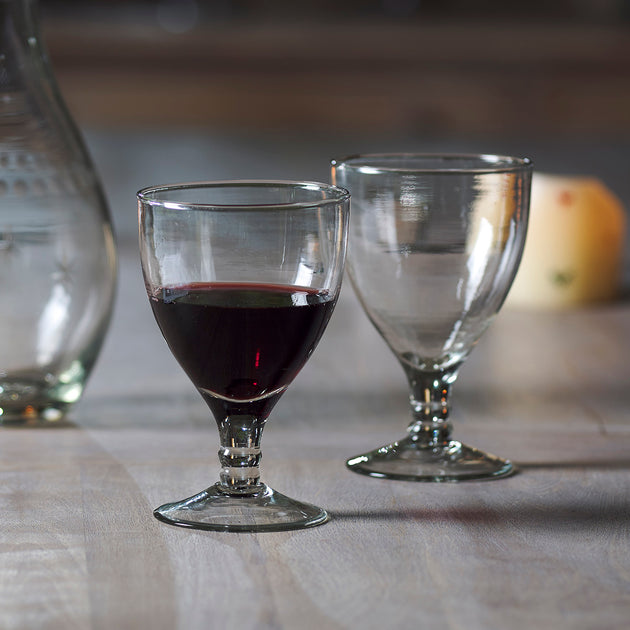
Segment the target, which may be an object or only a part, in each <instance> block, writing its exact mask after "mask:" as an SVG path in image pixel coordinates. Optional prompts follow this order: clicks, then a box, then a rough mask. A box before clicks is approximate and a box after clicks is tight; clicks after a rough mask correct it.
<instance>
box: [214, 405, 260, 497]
mask: <svg viewBox="0 0 630 630" xmlns="http://www.w3.org/2000/svg"><path fill="white" fill-rule="evenodd" d="M217 425H218V427H219V435H220V439H221V448H219V461H220V462H221V471H220V473H219V484H218V485H219V488H220V489H221V490H222V491H224V492H225V493H227V494H254V493H257V492H260V491H261V490H263V489H264V487H265V486H264V484H262V483H261V481H260V468H259V464H260V458H261V457H262V451H261V448H260V441H261V438H262V432H263V429H264V427H265V421H264V420H261V419H260V418H258V417H257V416H253V415H231V416H230V415H228V416H226V417H225V418H224V419H223V420H221V421H218V422H217Z"/></svg>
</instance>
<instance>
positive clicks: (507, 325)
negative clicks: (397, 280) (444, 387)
mask: <svg viewBox="0 0 630 630" xmlns="http://www.w3.org/2000/svg"><path fill="white" fill-rule="evenodd" d="M629 351H630V304H627V303H622V302H620V303H616V304H610V305H606V306H600V307H596V308H589V309H583V310H577V311H571V312H567V313H563V314H550V313H546V314H544V313H524V312H516V311H508V310H505V311H504V312H502V313H501V315H500V316H499V317H498V318H497V320H496V321H495V323H494V324H493V326H492V327H491V328H490V330H489V331H488V332H487V334H486V336H485V337H484V339H483V340H482V342H481V343H480V344H479V346H478V347H477V348H476V349H475V351H474V352H473V354H472V355H471V357H470V359H469V361H468V362H467V364H466V365H465V366H464V368H463V370H462V372H461V375H460V380H459V382H458V383H457V384H456V385H455V387H454V393H453V396H454V400H453V403H454V418H453V420H454V426H455V436H456V437H458V438H459V439H462V440H463V441H467V442H468V443H471V444H474V445H475V446H478V447H480V448H483V449H487V450H489V451H490V452H494V453H497V454H501V455H503V456H506V457H509V458H511V459H512V460H513V461H515V462H516V463H517V464H518V467H519V469H520V472H519V474H517V475H515V476H513V477H510V478H507V479H501V480H494V481H486V482H466V483H462V484H426V483H414V482H398V481H387V480H377V479H372V478H368V477H363V476H360V475H357V474H354V473H352V472H350V471H348V470H347V469H346V468H345V466H344V461H345V459H346V458H347V457H349V456H352V455H355V454H357V453H359V452H361V451H363V450H364V449H368V448H371V447H374V446H377V445H380V444H384V443H386V442H389V441H391V440H393V439H395V438H397V437H401V436H402V435H403V434H404V430H405V427H406V424H407V413H408V412H407V392H406V386H405V380H404V376H403V373H402V370H401V369H400V368H399V366H398V365H397V364H396V362H395V360H394V358H393V356H392V355H391V354H390V353H389V351H388V349H387V348H386V347H385V344H384V343H383V342H382V341H381V339H380V338H379V337H378V335H377V334H376V333H375V332H374V331H373V329H372V327H371V325H370V324H369V322H368V321H367V319H366V318H365V316H364V315H363V314H362V312H361V310H360V308H359V306H358V304H357V302H356V300H355V298H354V296H353V293H352V289H351V287H350V284H349V283H346V284H345V287H344V290H343V292H342V298H341V300H340V303H339V305H338V308H337V310H336V312H335V314H334V316H333V319H332V321H331V324H330V326H329V328H328V330H327V333H326V335H325V336H324V339H323V340H322V342H321V344H320V346H319V348H318V349H317V351H316V353H315V354H314V356H313V357H312V359H311V361H310V363H309V364H308V365H307V366H306V367H305V369H304V370H303V372H302V373H301V374H300V375H299V377H298V378H297V380H296V381H295V383H294V384H293V386H292V388H290V389H289V391H288V392H287V394H286V395H285V397H284V398H283V399H282V400H281V401H280V403H279V404H278V406H277V407H276V410H275V411H274V413H273V414H272V416H271V419H270V421H269V424H268V426H267V429H266V432H265V438H264V440H263V452H264V458H263V465H262V471H263V478H264V480H265V481H267V482H268V483H269V484H270V485H271V486H273V487H274V488H276V489H278V490H280V491H281V492H283V493H286V494H288V495H290V496H293V497H296V498H300V499H303V500H307V501H310V502H313V503H316V504H318V505H321V506H323V507H325V508H326V509H327V510H328V511H329V512H330V515H331V520H330V522H329V523H327V524H325V525H323V526H321V527H317V528H314V529H310V530H302V531H293V532H287V533H265V534H258V535H257V534H232V533H214V532H201V531H194V530H186V529H180V528H176V527H171V526H168V525H165V524H162V523H159V522H158V521H157V520H155V519H154V518H153V516H152V513H151V511H152V508H154V507H155V506H157V505H159V504H161V503H163V502H166V501H169V500H173V499H176V498H177V499H179V498H182V497H184V496H189V495H190V494H193V493H194V492H197V491H199V490H201V489H203V488H205V487H206V486H207V485H210V483H212V482H214V481H215V480H216V475H217V473H218V462H217V459H216V451H217V448H218V438H217V431H216V427H215V424H214V422H213V420H211V418H210V416H209V413H208V411H207V409H206V407H205V405H204V403H203V401H202V400H201V398H200V397H199V396H198V394H197V393H196V392H195V391H194V389H193V387H192V385H191V384H190V383H189V382H188V381H187V379H186V377H185V376H184V375H183V373H182V372H181V370H180V369H179V367H178V366H177V365H176V364H175V361H174V359H172V358H171V355H170V354H169V352H168V350H167V349H166V346H165V344H164V342H163V341H162V339H161V337H160V335H159V332H158V330H157V327H156V326H155V323H154V321H153V318H152V316H151V313H150V310H149V306H148V302H147V300H146V297H145V295H144V293H143V286H142V281H141V277H140V271H139V263H138V258H137V254H136V251H135V248H134V247H133V244H132V243H129V244H128V245H126V246H124V247H122V248H121V276H120V290H119V297H118V302H117V308H116V315H115V318H114V321H113V325H112V328H111V330H110V334H109V336H108V339H107V342H106V345H105V349H104V351H103V353H102V355H101V358H100V360H99V363H98V365H97V368H96V370H95V372H94V373H93V376H92V379H91V382H90V383H89V386H88V389H87V391H86V394H85V396H84V399H83V400H82V401H81V403H79V404H78V405H77V407H76V408H75V409H74V411H73V413H72V416H71V419H70V420H71V421H70V422H69V423H68V424H66V425H62V426H56V427H48V428H10V427H2V429H1V436H0V471H1V478H2V485H1V490H0V509H1V514H2V527H1V528H0V628H2V629H5V630H8V629H18V628H19V629H22V628H28V629H31V628H37V629H39V628H46V629H48V628H63V629H64V630H70V629H74V628H77V629H85V628H95V629H98V628H107V629H126V628H132V629H138V628H139V629H142V628H151V630H159V629H162V628H164V629H170V628H186V629H197V628H199V629H207V628H210V629H213V628H239V630H246V629H248V628H252V629H267V628H269V629H276V628H282V629H284V628H291V629H292V628H305V629H309V628H326V629H331V630H335V629H342V628H343V629H351V628H362V629H368V628H370V629H371V628H373V629H380V628H429V629H431V628H441V629H460V628H462V629H466V630H474V629H477V628H479V629H481V628H483V629H488V628H490V629H494V628H496V629H499V628H501V629H503V628H506V627H509V628H511V629H512V630H517V629H521V628H523V629H527V630H530V629H531V628H545V629H547V628H548V629H553V630H561V629H565V628H566V629H569V628H570V629H572V630H573V629H584V630H586V629H589V630H590V629H595V628H597V629H599V630H602V629H612V628H619V629H621V628H627V627H628V623H629V618H630V493H629V487H630V368H629V367H628V355H629Z"/></svg>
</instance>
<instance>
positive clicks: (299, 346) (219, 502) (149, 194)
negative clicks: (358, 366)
mask: <svg viewBox="0 0 630 630" xmlns="http://www.w3.org/2000/svg"><path fill="white" fill-rule="evenodd" d="M138 211H139V224H140V252H141V259H142V269H143V273H144V278H145V284H146V290H147V294H148V296H149V298H150V303H151V307H152V309H153V313H154V315H155V318H156V320H157V323H158V325H159V327H160V330H161V331H162V334H163V335H164V338H165V339H166V341H167V343H168V346H169V348H170V350H171V352H172V353H173V355H174V356H175V358H176V359H177V360H178V361H179V363H180V365H181V366H182V368H183V369H184V371H185V372H186V373H187V374H188V376H189V378H190V379H191V380H192V382H193V383H194V385H195V386H196V387H197V389H198V391H199V392H200V394H201V396H202V397H203V399H204V400H205V401H206V403H207V404H208V406H209V407H210V410H211V411H212V414H213V415H214V417H215V420H216V422H217V425H218V428H219V435H220V440H221V447H220V449H219V460H220V464H221V470H220V475H219V481H218V482H217V483H215V484H214V485H213V486H211V487H210V488H208V489H206V490H204V491H202V492H200V493H199V494H197V495H195V496H192V497H190V498H187V499H184V500H182V501H177V502H175V503H169V504H166V505H163V506H161V507H159V508H157V509H156V510H155V512H154V514H155V516H156V517H157V518H158V519H160V520H162V521H166V522H167V523H170V524H173V525H180V526H184V527H195V528H199V529H212V530H230V531H265V530H267V531H269V530H276V531H277V530H285V529H298V528H303V527H310V526H314V525H319V524H321V523H324V522H325V521H326V520H327V518H328V517H327V515H326V512H325V511H324V510H322V509H321V508H319V507H316V506H313V505H309V504H307V503H302V502H299V501H295V500H293V499H290V498H288V497H286V496H284V495H282V494H280V493H279V492H276V491H274V490H272V489H271V488H269V487H268V486H266V485H265V484H264V483H262V482H261V481H260V471H259V462H260V458H261V449H260V442H261V436H262V431H263V428H264V425H265V422H266V420H267V417H268V416H269V413H270V412H271V410H272V408H273V407H274V405H275V404H276V403H277V402H278V400H279V398H280V396H282V394H283V393H284V392H285V390H286V389H287V387H288V386H289V384H290V383H291V381H292V380H293V379H294V378H295V376H296V375H297V373H298V372H299V371H300V369H301V368H302V367H303V366H304V364H305V363H306V361H307V360H308V358H309V357H310V356H311V353H312V352H313V350H314V348H315V346H316V345H317V343H318V342H319V340H320V338H321V336H322V334H323V332H324V329H325V328H326V325H327V323H328V320H329V318H330V316H331V314H332V312H333V309H334V307H335V303H336V300H337V296H338V294H339V289H340V285H341V278H342V275H343V267H344V258H345V249H346V240H347V228H348V212H349V194H348V192H347V191H345V190H341V189H339V188H336V187H334V186H329V185H326V184H316V183H298V182H248V181H238V182H206V183H198V184H180V185H172V186H160V187H154V188H146V189H144V190H141V191H140V192H139V193H138Z"/></svg>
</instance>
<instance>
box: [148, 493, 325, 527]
mask: <svg viewBox="0 0 630 630" xmlns="http://www.w3.org/2000/svg"><path fill="white" fill-rule="evenodd" d="M153 515H154V516H155V518H157V519H158V520H160V521H163V522H164V523H169V524H170V525H177V526H179V527H192V528H195V529H209V530H214V531H228V532H279V531H284V530H290V529H303V528H305V527H315V526H316V525H321V524H323V523H325V522H326V521H327V520H328V514H326V512H325V511H324V510H322V509H321V508H319V507H316V506H315V505H310V504H309V503H302V502H301V501H296V500H294V499H290V498H289V497H287V496H285V495H283V494H280V493H279V492H276V491H275V490H272V489H271V488H270V487H269V486H266V485H264V484H262V487H261V490H260V491H259V492H256V493H255V494H241V495H237V494H227V493H225V492H224V491H223V490H222V489H221V488H220V485H219V484H218V483H217V484H215V485H214V486H211V487H210V488H208V489H207V490H204V491H203V492H200V493H199V494H196V495H195V496H194V497H190V498H188V499H184V500H183V501H178V502H176V503H167V504H166V505H162V506H160V507H159V508H157V509H156V510H154V511H153Z"/></svg>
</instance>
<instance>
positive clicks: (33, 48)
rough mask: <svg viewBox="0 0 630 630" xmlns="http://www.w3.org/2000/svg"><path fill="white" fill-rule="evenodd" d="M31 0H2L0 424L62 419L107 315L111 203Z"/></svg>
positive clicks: (112, 265) (111, 286) (112, 273)
mask: <svg viewBox="0 0 630 630" xmlns="http://www.w3.org/2000/svg"><path fill="white" fill-rule="evenodd" d="M36 8H37V7H36V2H35V1H34V0H0V262H1V264H0V290H1V291H2V295H3V299H2V301H0V346H1V347H2V352H0V422H4V423H6V422H21V421H25V420H31V419H35V420H37V419H41V420H45V421H49V420H58V419H60V418H62V417H63V416H64V414H65V413H66V412H67V410H68V409H69V407H70V406H71V405H72V404H73V403H75V402H77V401H78V400H79V398H80V397H81V395H82V392H83V389H84V386H85V382H86V379H87V378H88V375H89V373H90V371H91V369H92V367H93V365H94V362H95V360H96V358H97V355H98V353H99V350H100V348H101V345H102V342H103V339H104V336H105V333H106V330H107V326H108V324H109V321H110V316H111V312H112V305H113V298H114V291H115V282H116V248H115V244H114V239H113V236H112V227H111V222H110V218H109V214H108V210H107V207H106V204H105V200H104V196H103V193H102V190H101V186H100V184H99V181H98V178H97V176H96V173H95V170H94V168H93V166H92V163H91V160H90V158H89V156H88V154H87V151H86V149H85V146H84V144H83V141H82V139H81V137H80V135H79V132H78V131H77V128H76V127H75V125H74V123H73V121H72V119H71V117H70V116H69V114H68V112H67V110H66V108H65V106H64V103H63V101H62V98H61V96H60V94H59V90H58V88H57V84H56V82H55V79H54V76H53V73H52V70H51V67H50V64H49V62H48V57H47V54H46V51H45V49H44V47H43V44H42V41H41V38H40V33H39V22H38V18H37V12H36Z"/></svg>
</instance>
